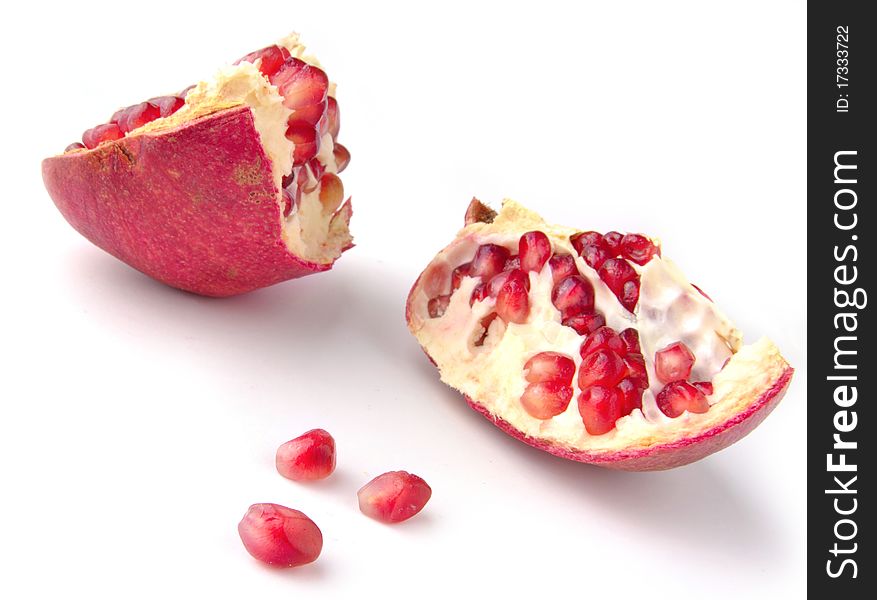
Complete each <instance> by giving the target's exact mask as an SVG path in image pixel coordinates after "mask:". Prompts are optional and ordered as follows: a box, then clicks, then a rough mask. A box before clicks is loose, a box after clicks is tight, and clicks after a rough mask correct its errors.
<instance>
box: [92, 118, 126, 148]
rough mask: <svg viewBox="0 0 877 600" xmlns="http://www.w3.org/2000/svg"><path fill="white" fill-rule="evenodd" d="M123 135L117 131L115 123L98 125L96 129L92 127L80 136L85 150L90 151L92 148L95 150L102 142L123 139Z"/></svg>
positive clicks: (117, 127) (119, 130)
mask: <svg viewBox="0 0 877 600" xmlns="http://www.w3.org/2000/svg"><path fill="white" fill-rule="evenodd" d="M124 135H125V134H124V133H122V130H121V129H119V126H118V125H116V124H115V123H106V124H104V125H98V126H97V127H92V128H91V129H89V130H87V131H86V132H85V133H83V134H82V143H83V144H84V145H85V147H86V148H88V149H89V150H91V149H92V148H97V147H98V146H99V145H101V144H102V143H104V142H109V141H112V140H118V139H121V138H122V137H124Z"/></svg>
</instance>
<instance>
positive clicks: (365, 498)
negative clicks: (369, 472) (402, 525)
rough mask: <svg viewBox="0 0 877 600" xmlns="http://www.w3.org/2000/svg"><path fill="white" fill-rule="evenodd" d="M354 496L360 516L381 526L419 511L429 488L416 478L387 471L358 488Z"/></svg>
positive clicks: (426, 497) (425, 500) (405, 518)
mask: <svg viewBox="0 0 877 600" xmlns="http://www.w3.org/2000/svg"><path fill="white" fill-rule="evenodd" d="M356 496H357V498H358V499H359V510H361V511H362V514H364V515H366V516H367V517H371V518H372V519H375V520H376V521H381V522H382V523H399V522H401V521H405V520H407V519H410V518H411V517H413V516H414V515H416V514H417V513H419V512H420V511H421V510H423V507H424V506H426V503H427V502H428V501H429V499H430V497H431V496H432V489H430V487H429V485H427V483H426V482H425V481H424V480H423V479H421V478H420V477H418V476H417V475H413V474H411V473H408V472H406V471H390V472H389V473H384V474H383V475H378V476H377V477H375V478H374V479H372V480H371V481H369V482H368V483H367V484H365V485H364V486H362V488H361V489H360V490H359V491H358V492H357V493H356Z"/></svg>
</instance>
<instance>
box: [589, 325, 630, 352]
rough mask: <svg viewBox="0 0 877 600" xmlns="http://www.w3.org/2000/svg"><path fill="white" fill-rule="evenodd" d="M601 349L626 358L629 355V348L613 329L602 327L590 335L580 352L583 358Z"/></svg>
mask: <svg viewBox="0 0 877 600" xmlns="http://www.w3.org/2000/svg"><path fill="white" fill-rule="evenodd" d="M601 348H605V349H607V350H612V351H613V352H615V353H616V354H619V355H621V356H624V355H626V354H627V346H626V345H625V343H624V341H623V340H622V339H621V336H619V335H618V334H617V333H615V330H614V329H612V328H611V327H605V326H604V327H600V328H598V329H596V330H594V331H593V332H592V333H590V334H588V336H587V337H586V338H585V341H584V342H582V345H581V347H580V348H579V352H580V353H581V355H582V358H584V357H586V356H587V355H589V354H591V353H592V352H595V351H597V350H599V349H601Z"/></svg>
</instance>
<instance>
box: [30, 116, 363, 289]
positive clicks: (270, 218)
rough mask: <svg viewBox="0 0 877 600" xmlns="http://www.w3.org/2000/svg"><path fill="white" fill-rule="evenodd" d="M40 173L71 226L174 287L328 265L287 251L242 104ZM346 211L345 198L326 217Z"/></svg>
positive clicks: (76, 155) (283, 276) (259, 278)
mask: <svg viewBox="0 0 877 600" xmlns="http://www.w3.org/2000/svg"><path fill="white" fill-rule="evenodd" d="M42 172H43V181H44V182H45V185H46V189H47V190H48V192H49V195H50V196H51V198H52V200H53V201H54V202H55V205H56V206H57V207H58V210H59V211H61V214H62V215H63V216H64V218H65V219H67V221H68V222H69V223H70V224H71V225H72V226H73V228H74V229H76V230H77V231H78V232H79V233H81V234H82V235H83V236H85V237H86V238H87V239H88V240H90V241H91V242H92V243H94V244H95V245H96V246H98V247H99V248H101V249H103V250H105V251H106V252H108V253H110V254H112V255H113V256H115V257H116V258H118V259H119V260H121V261H123V262H125V263H127V264H128V265H130V266H132V267H134V268H135V269H137V270H139V271H141V272H143V273H145V274H146V275H149V276H150V277H153V278H154V279H157V280H159V281H161V282H163V283H166V284H167V285H170V286H172V287H175V288H179V289H182V290H186V291H189V292H193V293H196V294H201V295H204V296H215V297H224V296H233V295H236V294H242V293H245V292H248V291H251V290H254V289H257V288H261V287H266V286H269V285H273V284H275V283H279V282H281V281H286V280H288V279H295V278H298V277H304V276H305V275H310V274H312V273H319V272H322V271H326V270H328V269H330V268H331V267H332V264H331V263H327V264H318V263H314V262H310V261H307V260H304V259H302V258H300V257H298V256H296V255H294V254H292V253H291V252H290V251H289V250H288V249H287V247H286V245H285V243H284V241H283V238H282V226H281V214H280V210H281V209H280V206H279V204H278V202H277V195H278V194H279V191H278V190H277V189H276V188H275V185H274V181H273V178H272V173H271V161H270V159H269V158H268V156H267V155H266V153H265V151H264V149H263V147H262V144H261V141H260V138H259V134H258V132H257V130H256V128H255V126H254V122H253V115H252V112H251V111H250V109H249V108H248V107H246V106H236V107H231V108H227V109H223V110H219V111H217V112H214V113H211V114H209V115H207V116H204V117H200V118H198V119H194V120H192V121H189V122H187V123H184V124H182V125H180V126H178V127H175V128H172V129H167V130H163V131H160V132H151V133H150V132H147V133H140V134H136V133H135V134H134V135H130V136H128V137H125V138H123V139H120V140H116V141H113V142H108V143H104V144H102V145H100V146H98V147H97V148H95V149H93V150H87V151H77V152H69V153H66V154H63V155H59V156H55V157H51V158H47V159H45V160H44V161H43V164H42ZM351 214H352V209H351V206H350V202H349V201H348V202H347V203H346V204H345V205H344V206H343V207H342V208H341V209H340V211H339V212H338V214H337V215H336V216H335V217H334V218H342V219H345V220H349V218H350V215H351ZM346 249H347V248H345V250H346Z"/></svg>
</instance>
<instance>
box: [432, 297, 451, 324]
mask: <svg viewBox="0 0 877 600" xmlns="http://www.w3.org/2000/svg"><path fill="white" fill-rule="evenodd" d="M450 303H451V296H450V295H449V294H446V295H444V296H436V297H435V298H430V300H429V302H427V304H426V306H427V309H428V310H429V316H430V317H432V318H433V319H438V318H439V317H440V316H442V315H443V314H445V311H446V310H448V304H450Z"/></svg>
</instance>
